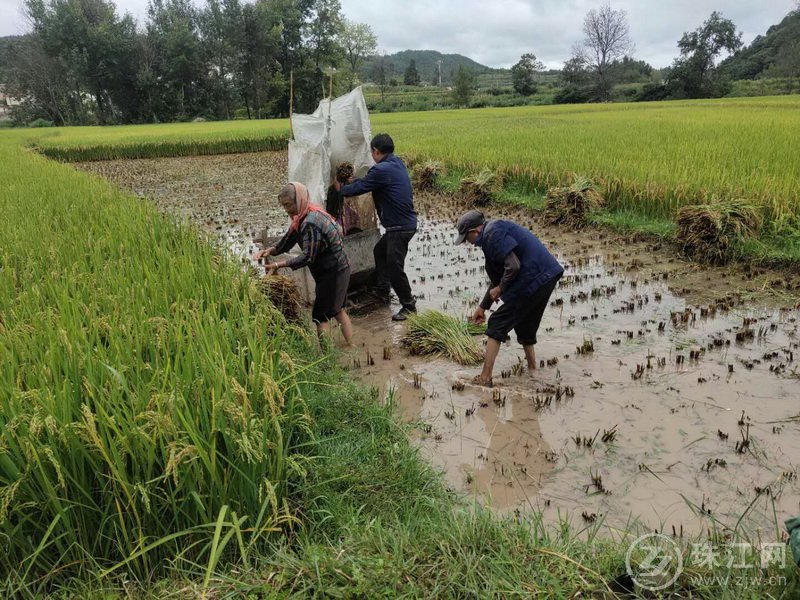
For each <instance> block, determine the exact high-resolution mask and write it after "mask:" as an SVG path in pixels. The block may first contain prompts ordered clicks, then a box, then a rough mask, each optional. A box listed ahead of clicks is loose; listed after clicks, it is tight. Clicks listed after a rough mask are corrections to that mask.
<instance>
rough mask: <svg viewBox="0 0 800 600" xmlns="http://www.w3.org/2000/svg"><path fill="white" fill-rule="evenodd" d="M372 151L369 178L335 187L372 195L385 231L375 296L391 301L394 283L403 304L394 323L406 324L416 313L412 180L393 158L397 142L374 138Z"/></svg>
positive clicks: (379, 247) (378, 256)
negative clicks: (408, 264)
mask: <svg viewBox="0 0 800 600" xmlns="http://www.w3.org/2000/svg"><path fill="white" fill-rule="evenodd" d="M370 148H371V149H372V158H373V160H374V161H375V165H374V166H373V167H372V168H371V169H370V170H369V171H368V172H367V175H366V176H365V177H364V178H363V179H356V180H355V181H353V182H352V183H349V184H347V185H344V186H343V185H342V184H341V183H340V182H338V181H336V182H334V187H335V188H336V189H337V190H339V191H340V192H341V194H342V195H343V196H346V197H350V196H359V195H361V194H365V193H367V192H372V198H373V200H374V201H375V210H377V212H378V218H379V219H380V221H381V225H383V227H384V229H386V233H385V234H384V235H382V236H381V239H380V240H379V241H378V243H377V244H375V248H374V249H373V255H374V257H375V270H376V272H377V276H378V284H377V290H376V293H377V295H378V296H379V297H380V298H381V299H382V300H384V301H388V299H389V291H390V290H389V286H390V284H391V287H392V288H394V291H395V293H396V294H397V298H398V299H399V300H400V304H401V308H400V310H399V311H398V312H397V313H396V314H395V315H393V316H392V320H394V321H404V320H405V319H406V318H407V317H408V315H409V314H410V313H414V312H417V305H416V301H415V299H414V296H413V295H412V294H411V284H410V283H409V282H408V276H407V275H406V272H405V261H406V254H408V244H409V242H410V241H411V238H413V237H414V234H415V233H416V232H417V213H416V212H415V211H414V199H413V196H412V192H411V178H410V177H409V176H408V169H406V166H405V164H404V163H403V161H402V160H400V159H399V158H398V157H396V156H395V155H394V141H393V140H392V138H391V137H389V136H388V135H387V134H385V133H379V134H378V135H376V136H375V137H374V138H372V141H371V142H370Z"/></svg>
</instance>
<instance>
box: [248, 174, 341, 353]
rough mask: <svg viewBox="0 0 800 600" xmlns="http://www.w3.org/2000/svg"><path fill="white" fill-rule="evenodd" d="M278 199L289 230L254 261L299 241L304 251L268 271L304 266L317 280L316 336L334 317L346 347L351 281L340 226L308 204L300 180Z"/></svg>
mask: <svg viewBox="0 0 800 600" xmlns="http://www.w3.org/2000/svg"><path fill="white" fill-rule="evenodd" d="M278 201H279V202H280V203H281V206H283V209H284V210H285V211H286V214H288V215H289V216H290V217H291V218H292V223H291V225H290V226H289V230H288V231H287V232H286V233H285V234H284V236H283V237H282V238H281V239H280V241H279V242H278V243H277V244H276V245H275V246H273V247H271V248H266V249H264V250H262V251H260V252H257V253H255V254H254V255H253V258H254V259H255V260H259V259H261V258H264V257H266V256H276V255H278V254H283V253H284V252H286V251H288V250H290V249H291V248H292V247H293V246H294V245H295V244H299V245H300V247H301V248H302V250H303V253H302V254H300V255H299V256H296V257H293V258H290V259H288V260H284V261H280V262H276V263H269V264H268V265H267V267H266V269H267V274H274V273H276V272H277V271H278V269H282V268H284V267H288V268H290V269H292V270H297V269H301V268H303V267H305V266H307V267H308V270H309V271H311V276H312V277H313V278H314V281H315V282H316V284H317V285H316V288H315V289H316V292H315V294H316V297H315V298H314V307H313V309H312V311H311V318H312V319H313V320H314V323H316V325H317V335H320V336H321V335H322V334H323V333H324V332H327V331H328V330H329V328H330V320H331V319H336V320H337V321H338V322H339V324H340V325H341V326H342V335H343V336H344V341H345V343H346V344H347V345H348V346H349V345H350V343H351V341H352V338H353V326H352V325H351V324H350V317H349V316H348V315H347V311H346V310H345V309H344V304H345V301H346V299H347V286H348V285H349V283H350V263H349V262H348V260H347V254H346V253H345V251H344V242H343V241H342V233H341V230H340V228H339V225H338V224H337V223H336V221H335V220H334V218H333V217H331V216H330V215H329V214H328V213H327V212H325V211H324V210H323V209H322V208H321V207H319V206H315V205H313V204H311V202H310V199H309V194H308V189H307V188H306V186H304V185H303V184H302V183H296V182H292V183H289V184H287V185H285V186H283V188H281V191H280V192H279V193H278Z"/></svg>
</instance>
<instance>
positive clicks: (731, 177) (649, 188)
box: [372, 96, 800, 232]
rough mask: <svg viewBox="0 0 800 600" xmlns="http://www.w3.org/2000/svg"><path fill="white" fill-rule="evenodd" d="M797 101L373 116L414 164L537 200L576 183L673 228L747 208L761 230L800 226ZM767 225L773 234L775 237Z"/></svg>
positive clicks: (779, 99) (615, 204)
mask: <svg viewBox="0 0 800 600" xmlns="http://www.w3.org/2000/svg"><path fill="white" fill-rule="evenodd" d="M799 109H800V97H798V96H781V97H766V98H731V99H720V100H687V101H671V102H651V103H648V102H642V103H629V104H626V103H614V104H594V105H558V106H526V107H513V108H487V109H480V110H450V111H432V112H418V113H414V114H413V116H411V115H409V114H402V113H395V114H379V115H374V116H373V117H372V122H373V128H376V129H380V130H382V131H389V132H391V133H392V135H393V137H394V139H395V144H396V146H397V148H398V149H399V150H400V151H402V152H404V153H408V154H409V155H414V156H416V157H417V159H418V160H424V159H426V158H430V159H434V160H438V161H441V162H443V163H444V164H445V165H446V166H447V168H448V169H450V170H461V171H465V172H468V173H474V172H477V171H479V170H481V169H482V168H484V167H488V168H490V169H493V170H496V171H497V172H498V173H499V174H501V175H502V177H503V179H504V180H512V181H524V182H526V183H527V184H528V185H529V186H530V187H531V188H532V189H536V190H539V191H541V192H544V191H546V190H547V189H548V188H550V187H553V186H564V185H567V184H568V182H569V181H570V177H571V175H570V174H571V173H583V174H585V175H586V176H587V177H589V178H591V180H592V181H593V182H594V183H595V185H596V186H597V190H598V192H599V193H600V194H601V195H602V196H603V197H604V198H605V200H606V202H607V207H608V208H609V209H611V210H625V211H628V212H636V213H639V214H641V215H644V216H648V217H655V218H664V217H667V218H674V216H675V213H676V211H677V210H678V208H680V207H681V206H685V205H691V204H705V203H708V202H710V201H711V200H712V199H713V198H719V197H727V198H737V197H744V198H748V199H750V200H751V201H752V202H754V203H755V204H756V205H757V206H758V207H759V209H760V210H761V211H762V213H763V214H764V216H765V219H766V225H767V227H768V229H769V230H771V231H773V232H775V231H777V230H776V229H775V227H782V226H783V224H786V223H789V224H792V223H797V222H800V187H798V186H797V177H798V173H800V153H798V152H796V151H795V146H796V140H797V139H798V138H799V137H800V110H799ZM773 224H774V227H773Z"/></svg>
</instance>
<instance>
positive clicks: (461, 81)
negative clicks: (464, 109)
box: [453, 65, 475, 106]
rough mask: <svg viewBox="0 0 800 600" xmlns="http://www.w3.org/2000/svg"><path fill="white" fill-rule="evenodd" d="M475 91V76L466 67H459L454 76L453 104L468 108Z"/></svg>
mask: <svg viewBox="0 0 800 600" xmlns="http://www.w3.org/2000/svg"><path fill="white" fill-rule="evenodd" d="M474 89H475V75H474V74H473V72H472V71H471V70H470V69H468V68H466V67H465V66H464V65H458V69H456V72H455V73H454V74H453V102H455V103H456V105H458V106H467V105H468V104H469V101H470V99H471V98H472V93H473V91H474Z"/></svg>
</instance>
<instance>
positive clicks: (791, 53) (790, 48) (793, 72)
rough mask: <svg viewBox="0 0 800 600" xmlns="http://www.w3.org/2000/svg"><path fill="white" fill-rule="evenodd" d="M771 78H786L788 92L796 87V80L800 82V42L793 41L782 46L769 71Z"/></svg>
mask: <svg viewBox="0 0 800 600" xmlns="http://www.w3.org/2000/svg"><path fill="white" fill-rule="evenodd" d="M767 75H768V76H769V77H785V78H786V79H787V80H788V89H787V91H788V92H791V91H792V89H793V87H794V80H800V40H792V41H791V42H788V43H787V44H784V45H783V46H781V49H780V51H779V52H778V55H777V56H776V57H775V63H774V64H773V65H772V67H770V69H769V70H768V71H767Z"/></svg>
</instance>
